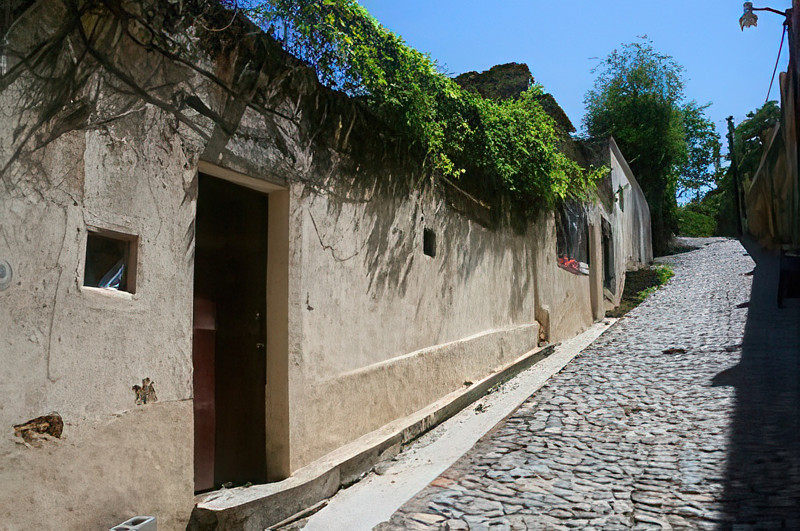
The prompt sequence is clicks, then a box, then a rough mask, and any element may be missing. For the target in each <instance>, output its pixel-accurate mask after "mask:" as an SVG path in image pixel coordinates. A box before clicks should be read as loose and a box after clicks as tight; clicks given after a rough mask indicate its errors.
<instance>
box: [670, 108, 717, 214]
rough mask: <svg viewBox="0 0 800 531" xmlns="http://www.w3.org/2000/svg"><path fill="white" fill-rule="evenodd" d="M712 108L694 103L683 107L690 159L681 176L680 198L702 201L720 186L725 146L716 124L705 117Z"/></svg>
mask: <svg viewBox="0 0 800 531" xmlns="http://www.w3.org/2000/svg"><path fill="white" fill-rule="evenodd" d="M710 105H711V104H706V105H698V104H697V103H696V102H694V101H691V102H689V103H688V104H686V105H685V106H684V107H683V126H684V130H685V134H686V144H687V149H688V157H687V160H686V164H685V165H684V167H683V168H682V170H681V173H680V175H679V176H678V197H689V198H692V199H694V200H696V201H699V200H700V198H701V197H702V195H703V194H704V193H705V192H707V191H709V190H711V189H712V188H714V187H715V186H716V184H717V179H718V178H719V175H718V172H719V170H720V150H721V144H720V136H719V133H718V132H717V129H716V127H715V126H714V122H713V121H712V120H710V119H709V118H708V117H707V116H706V115H705V110H706V109H707V108H708V107H709V106H710Z"/></svg>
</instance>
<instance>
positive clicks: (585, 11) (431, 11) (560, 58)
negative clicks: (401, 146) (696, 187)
mask: <svg viewBox="0 0 800 531" xmlns="http://www.w3.org/2000/svg"><path fill="white" fill-rule="evenodd" d="M359 1H360V3H361V4H362V5H363V6H364V7H366V8H367V9H368V10H369V11H370V13H372V14H373V15H374V16H375V17H376V18H377V19H378V20H379V21H380V22H381V23H382V24H383V25H384V26H386V27H387V28H389V29H390V30H392V31H394V32H395V33H397V34H399V35H401V36H402V37H403V38H404V39H405V40H406V42H408V43H409V44H410V45H412V46H413V47H415V48H417V49H418V50H420V51H422V52H426V53H429V54H430V55H431V57H432V58H433V59H435V60H436V61H438V62H439V63H440V64H441V65H442V66H443V67H444V68H445V70H446V71H447V72H449V73H452V74H460V73H462V72H466V71H470V70H477V71H482V70H486V69H488V68H490V67H492V66H494V65H496V64H500V63H508V62H512V61H514V62H520V63H527V64H528V66H530V68H531V71H532V72H533V76H534V78H535V79H536V81H538V82H539V83H541V84H542V85H544V87H545V90H547V91H548V92H550V93H552V94H553V96H555V98H556V100H557V101H558V102H559V104H560V105H561V106H562V107H563V108H564V110H565V111H566V113H567V115H568V116H569V117H570V119H571V120H572V122H573V123H574V124H575V126H576V127H577V128H578V129H579V130H580V129H581V121H582V118H583V114H584V107H583V98H584V95H585V94H586V91H587V90H589V89H590V88H591V87H592V85H593V82H594V75H593V74H592V73H591V70H592V68H593V67H594V66H596V65H597V64H598V62H599V61H600V59H602V58H604V57H606V56H607V55H608V54H609V53H610V52H611V51H612V50H613V49H614V48H616V47H618V46H619V45H620V44H622V43H628V42H633V41H635V40H636V39H637V36H641V35H647V36H648V37H649V38H650V39H651V40H652V41H653V44H654V46H655V47H656V49H657V50H658V51H660V52H662V53H665V54H668V55H671V56H673V57H674V58H675V59H676V60H677V62H678V63H680V64H681V65H683V66H684V67H685V69H686V72H685V76H686V78H687V83H686V95H687V98H688V99H694V100H697V101H698V102H700V103H708V102H713V105H712V106H711V108H710V109H709V110H708V113H709V115H710V116H711V118H712V119H713V120H714V121H715V122H716V124H717V129H718V130H719V131H720V133H721V134H724V132H725V130H726V125H725V118H726V117H727V116H731V115H732V116H734V118H735V119H736V122H737V123H738V122H739V121H740V120H742V119H743V118H744V116H745V114H746V113H747V112H748V111H751V110H753V109H755V108H756V107H758V106H760V105H762V104H763V103H764V99H765V97H766V94H767V89H768V87H769V81H770V77H771V75H772V70H773V68H774V66H775V59H776V57H777V54H778V46H779V45H780V41H781V32H782V22H783V17H781V16H779V15H775V14H772V13H766V12H760V13H758V15H759V21H758V27H757V28H748V29H746V30H745V31H744V32H742V31H741V30H740V29H739V17H740V16H741V14H742V2H740V1H738V0H700V1H698V0H694V1H688V0H677V1H672V2H665V1H660V2H656V1H654V0H637V1H634V0H618V1H607V2H597V1H592V0H572V1H561V2H558V1H551V2H542V1H540V0H494V1H486V0H482V1H478V0H424V1H423V0H359ZM755 5H756V7H767V6H768V7H773V8H775V9H780V10H784V9H787V8H789V7H791V1H790V0H774V3H772V4H760V3H758V2H755ZM787 61H788V40H787V43H785V44H784V49H783V56H782V58H781V63H780V66H779V71H784V70H786V64H787ZM775 83H776V85H775V87H773V90H772V96H771V98H770V99H778V89H777V78H776V82H775Z"/></svg>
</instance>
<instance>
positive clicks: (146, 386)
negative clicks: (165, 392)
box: [132, 378, 158, 406]
mask: <svg viewBox="0 0 800 531" xmlns="http://www.w3.org/2000/svg"><path fill="white" fill-rule="evenodd" d="M153 383H154V382H151V381H150V378H145V379H144V380H142V385H134V386H133V387H132V389H133V392H134V393H136V405H137V406H142V405H144V404H148V403H150V402H158V397H157V396H156V389H155V387H153Z"/></svg>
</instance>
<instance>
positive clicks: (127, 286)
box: [83, 230, 138, 293]
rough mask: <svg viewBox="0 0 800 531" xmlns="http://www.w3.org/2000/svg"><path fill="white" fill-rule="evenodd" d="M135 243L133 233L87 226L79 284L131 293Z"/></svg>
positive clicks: (134, 278) (132, 291)
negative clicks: (88, 229) (83, 262)
mask: <svg viewBox="0 0 800 531" xmlns="http://www.w3.org/2000/svg"><path fill="white" fill-rule="evenodd" d="M137 243H138V238H137V237H136V236H131V235H128V234H119V233H115V232H111V231H105V230H90V231H89V234H88V235H87V236H86V265H85V266H84V272H83V285H84V286H87V287H90V288H106V289H114V290H119V291H127V292H128V293H135V291H136V251H137Z"/></svg>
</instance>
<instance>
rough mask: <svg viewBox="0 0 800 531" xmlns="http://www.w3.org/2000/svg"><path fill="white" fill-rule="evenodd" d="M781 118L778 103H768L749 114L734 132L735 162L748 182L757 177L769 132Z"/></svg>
mask: <svg viewBox="0 0 800 531" xmlns="http://www.w3.org/2000/svg"><path fill="white" fill-rule="evenodd" d="M780 118H781V108H780V106H779V105H778V102H777V101H768V102H766V103H765V104H764V105H762V106H761V107H759V108H758V109H756V110H755V111H751V112H749V113H747V118H746V119H745V120H744V121H742V122H741V123H740V124H739V125H737V126H736V129H735V130H734V152H735V155H736V158H735V160H734V161H732V162H735V163H736V165H737V168H738V170H739V176H740V177H741V178H742V179H745V180H747V181H750V180H752V178H753V177H754V176H755V173H756V170H758V165H759V163H760V162H761V156H762V155H763V154H764V148H765V146H766V143H767V141H768V140H769V132H770V131H771V130H772V128H773V127H774V126H775V124H776V123H778V121H780Z"/></svg>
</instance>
